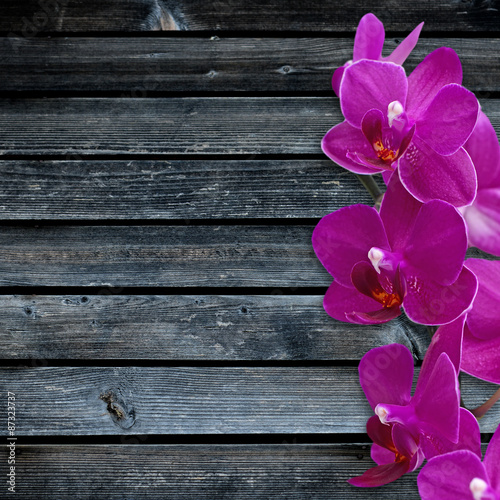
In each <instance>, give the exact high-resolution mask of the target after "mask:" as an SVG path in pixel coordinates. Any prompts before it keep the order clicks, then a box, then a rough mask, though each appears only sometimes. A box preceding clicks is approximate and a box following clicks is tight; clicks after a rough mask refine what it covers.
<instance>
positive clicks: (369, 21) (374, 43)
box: [332, 14, 424, 95]
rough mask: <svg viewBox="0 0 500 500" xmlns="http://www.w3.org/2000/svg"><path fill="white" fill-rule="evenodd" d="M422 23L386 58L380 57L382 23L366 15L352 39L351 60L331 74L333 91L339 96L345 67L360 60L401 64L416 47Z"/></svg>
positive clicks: (383, 36) (374, 17) (383, 37)
mask: <svg viewBox="0 0 500 500" xmlns="http://www.w3.org/2000/svg"><path fill="white" fill-rule="evenodd" d="M423 25H424V23H420V24H419V25H418V26H417V27H416V28H415V29H414V30H413V31H412V32H411V33H410V34H409V35H408V36H407V37H406V38H405V39H404V40H403V41H402V42H401V43H400V44H399V45H398V46H397V47H396V48H395V49H394V51H393V52H392V54H391V55H390V56H388V57H382V48H383V46H384V41H385V31H384V25H383V24H382V22H381V21H380V20H379V19H378V18H377V17H376V16H374V15H373V14H366V15H364V16H363V17H362V18H361V21H359V24H358V28H357V29H356V36H355V38H354V50H353V54H352V60H351V61H347V62H346V63H345V64H344V66H341V67H340V68H338V69H336V70H335V72H334V73H333V78H332V87H333V91H334V92H335V93H336V94H337V95H339V89H340V81H341V80H342V76H343V75H344V70H345V68H346V67H348V66H350V65H351V64H352V63H353V62H356V61H359V60H360V59H373V60H374V61H389V62H393V63H396V64H400V65H401V64H403V63H404V62H405V61H406V58H407V57H408V56H409V55H410V53H411V51H412V50H413V49H414V48H415V45H417V42H418V37H419V36H420V32H421V31H422V27H423Z"/></svg>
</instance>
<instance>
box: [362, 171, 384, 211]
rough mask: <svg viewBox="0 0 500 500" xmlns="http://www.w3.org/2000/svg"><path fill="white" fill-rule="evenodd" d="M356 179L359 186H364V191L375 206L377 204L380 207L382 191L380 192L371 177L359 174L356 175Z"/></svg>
mask: <svg viewBox="0 0 500 500" xmlns="http://www.w3.org/2000/svg"><path fill="white" fill-rule="evenodd" d="M356 177H357V178H358V179H359V180H360V182H361V184H363V186H365V189H366V190H367V191H368V192H369V193H370V195H371V197H372V198H373V201H374V202H375V204H378V205H379V206H380V202H381V201H382V196H383V194H382V191H380V188H379V187H378V185H377V183H376V182H375V181H374V179H373V177H372V176H371V175H361V174H356Z"/></svg>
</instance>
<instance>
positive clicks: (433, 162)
mask: <svg viewBox="0 0 500 500" xmlns="http://www.w3.org/2000/svg"><path fill="white" fill-rule="evenodd" d="M398 170H399V176H400V179H401V182H402V183H403V185H404V186H405V188H406V189H408V191H409V192H410V193H411V194H412V195H413V196H415V198H417V200H419V201H421V202H426V201H430V200H434V199H438V200H444V201H447V202H448V203H451V204H452V205H453V206H455V207H462V206H464V205H470V204H471V203H472V202H473V201H474V197H475V196H476V190H477V180H476V171H475V170H474V165H473V164H472V161H471V159H470V157H469V155H468V154H467V152H466V151H465V149H463V148H460V149H459V150H458V151H457V152H456V153H454V154H452V155H449V156H442V155H440V154H437V153H435V152H434V151H433V150H432V149H431V147H430V146H428V145H427V144H426V143H425V142H424V141H422V140H421V139H420V138H419V137H418V136H414V137H413V142H412V144H410V146H409V147H408V149H407V150H406V153H405V154H404V155H403V156H402V157H401V158H400V159H399V168H398Z"/></svg>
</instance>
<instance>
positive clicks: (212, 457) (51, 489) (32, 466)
mask: <svg viewBox="0 0 500 500" xmlns="http://www.w3.org/2000/svg"><path fill="white" fill-rule="evenodd" d="M140 438H141V439H140V440H141V441H144V443H146V444H141V445H133V444H127V443H130V442H131V441H132V442H134V441H137V442H139V440H138V439H137V440H136V439H133V438H124V444H122V445H89V446H82V445H80V446H76V445H75V446H69V445H60V446H54V445H45V446H32V445H29V444H18V446H17V448H16V452H17V464H16V475H17V487H16V495H17V496H19V497H20V498H26V499H33V500H42V499H53V498H57V499H58V500H74V499H75V498H77V499H79V500H91V499H92V500H94V499H97V498H98V499H99V500H107V499H109V500H111V499H113V500H123V499H125V498H127V499H129V498H130V499H136V500H139V499H143V498H147V499H158V500H164V499H166V498H175V499H176V500H177V499H178V500H192V499H194V498H196V499H198V500H213V499H215V498H228V499H231V500H239V499H250V498H251V499H255V498H266V499H275V498H276V499H286V500H288V499H295V500H299V499H300V500H303V499H304V498H308V499H317V500H322V499H324V500H331V499H332V498H352V499H366V498H370V499H384V500H388V499H390V500H392V499H405V500H408V499H409V498H417V496H418V493H417V482H416V477H417V473H416V472H415V473H412V474H408V475H405V476H403V477H402V478H401V479H399V480H398V481H397V482H396V483H392V484H389V485H387V486H384V487H382V488H376V489H369V490H367V489H365V488H355V487H354V486H350V485H349V484H348V483H347V479H349V478H350V477H352V476H355V475H360V474H362V473H363V472H364V471H365V470H367V469H368V468H370V467H372V466H374V465H375V464H374V462H373V461H372V460H371V458H370V453H369V446H368V445H366V444H328V445H307V444H304V445H302V444H291V443H286V442H284V443H283V444H276V445H257V444H256V445H211V446H207V445H189V446H187V445H153V444H148V440H147V437H146V436H141V437H140ZM3 448H4V449H6V448H5V447H3ZM2 453H4V452H2ZM6 462H7V461H6V460H5V461H2V462H1V464H0V471H1V472H2V473H3V472H4V470H5V469H6V467H5V464H6ZM16 495H12V496H13V497H15V496H16Z"/></svg>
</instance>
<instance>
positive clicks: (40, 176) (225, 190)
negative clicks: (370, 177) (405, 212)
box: [0, 157, 372, 220]
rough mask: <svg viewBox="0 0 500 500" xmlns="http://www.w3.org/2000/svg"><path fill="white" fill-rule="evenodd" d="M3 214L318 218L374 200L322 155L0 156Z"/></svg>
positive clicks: (39, 216) (0, 210) (30, 216)
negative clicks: (212, 157)
mask: <svg viewBox="0 0 500 500" xmlns="http://www.w3.org/2000/svg"><path fill="white" fill-rule="evenodd" d="M0 196H1V202H0V218H2V219H11V220H15V219H31V220H40V219H46V220H49V219H52V220H57V219H59V220H63V219H64V220H75V219H87V220H97V219H104V220H113V219H115V220H116V219H129V220H130V219H186V220H191V219H246V218H266V219H269V218H296V217H315V218H320V217H322V216H324V215H326V214H327V213H330V212H333V211H334V210H336V209H338V208H341V207H343V206H347V205H350V204H352V203H365V204H368V205H371V204H372V200H371V197H370V196H369V195H368V193H367V191H366V190H365V189H364V188H363V186H362V184H361V183H360V182H359V180H358V179H356V177H355V176H354V175H353V174H352V173H350V172H348V171H347V170H344V169H343V168H340V167H338V166H337V165H336V164H335V163H333V162H332V161H330V160H329V159H327V158H326V157H325V160H261V159H256V160H242V161H240V160H161V161H149V160H139V159H135V160H130V161H127V160H125V161H117V160H80V161H79V160H70V161H41V160H31V161H29V160H28V161H27V160H16V161H8V160H6V161H0Z"/></svg>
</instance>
